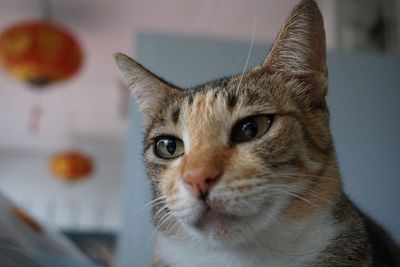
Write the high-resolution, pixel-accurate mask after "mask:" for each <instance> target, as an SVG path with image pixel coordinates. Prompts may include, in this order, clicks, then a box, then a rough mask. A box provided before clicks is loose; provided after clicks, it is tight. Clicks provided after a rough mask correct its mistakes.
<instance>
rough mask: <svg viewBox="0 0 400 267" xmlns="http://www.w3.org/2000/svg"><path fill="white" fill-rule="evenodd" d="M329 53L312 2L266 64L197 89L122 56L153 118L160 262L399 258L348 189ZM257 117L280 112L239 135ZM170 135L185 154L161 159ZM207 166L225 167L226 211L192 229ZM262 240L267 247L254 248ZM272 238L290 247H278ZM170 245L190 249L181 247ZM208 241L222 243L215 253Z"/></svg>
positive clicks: (150, 156)
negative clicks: (195, 175) (201, 172)
mask: <svg viewBox="0 0 400 267" xmlns="http://www.w3.org/2000/svg"><path fill="white" fill-rule="evenodd" d="M325 57H326V52H325V33H324V28H323V19H322V16H321V13H320V11H319V9H318V7H317V5H316V4H315V2H314V1H312V0H303V1H301V3H300V4H299V5H297V6H296V8H295V9H294V10H293V11H292V13H291V15H290V16H289V17H288V19H287V21H286V23H285V25H284V27H283V28H282V30H281V31H280V33H279V35H278V37H277V40H276V41H275V43H274V45H273V47H272V49H271V52H270V53H269V55H268V57H267V58H266V60H265V62H264V64H263V65H261V66H259V67H256V68H254V69H252V70H250V71H248V72H246V73H244V74H243V75H236V76H232V77H229V78H224V79H221V80H217V81H213V82H209V83H206V84H204V85H201V86H199V87H197V88H192V89H190V90H183V89H180V88H177V87H176V86H174V85H171V84H169V83H167V82H165V81H163V80H162V79H160V78H158V77H156V76H155V75H154V74H152V73H151V72H150V71H148V70H146V69H145V68H144V67H143V66H141V65H140V64H138V63H136V62H134V61H133V60H132V59H130V58H128V57H127V56H124V55H122V54H117V55H116V60H117V63H118V65H119V67H120V69H121V70H122V72H123V74H124V78H125V80H126V82H127V83H128V84H129V85H130V86H131V88H132V91H133V93H134V95H135V96H136V97H137V99H138V102H139V105H140V107H141V108H142V110H143V111H144V113H145V115H146V133H145V138H144V158H145V163H146V166H147V170H148V175H149V177H150V178H151V181H152V184H153V189H154V199H155V202H154V203H153V204H154V223H155V225H156V226H157V227H158V232H159V239H158V242H157V249H156V255H155V261H154V262H155V263H154V266H171V267H175V266H232V267H233V266H246V267H250V266H400V260H399V250H398V248H397V247H396V245H395V243H394V242H393V241H392V240H391V239H390V238H389V237H388V235H387V234H386V233H385V232H384V231H383V230H382V229H381V228H379V226H377V225H376V224H374V223H373V222H372V221H371V220H370V219H369V218H367V217H366V216H365V215H363V214H362V213H361V212H360V211H359V210H358V209H357V208H355V207H354V206H353V204H352V203H351V202H350V200H349V199H348V198H347V197H346V196H345V195H344V193H343V191H342V183H341V177H340V173H339V169H338V164H337V161H336V156H335V151H334V146H333V140H332V136H331V133H330V129H329V112H328V110H327V107H326V104H325V100H324V97H325V95H326V92H327V67H326V60H325ZM256 114H272V115H273V116H274V117H273V122H272V126H271V128H270V129H269V130H268V132H267V133H266V134H265V135H264V136H262V137H260V138H259V139H256V140H252V141H250V142H246V143H240V144H233V143H232V142H231V141H230V135H231V131H232V127H233V126H234V125H235V123H236V122H237V121H239V120H241V119H243V118H246V117H248V116H252V115H256ZM164 135H168V136H174V137H177V138H179V139H181V140H183V142H184V143H185V153H184V154H183V155H182V156H180V157H179V158H177V159H174V160H165V159H160V158H158V157H157V156H156V155H155V153H154V146H155V140H156V138H157V137H159V136H164ZM204 166H209V167H210V168H213V167H215V168H218V169H222V170H223V174H222V176H221V178H220V179H219V180H218V183H217V184H216V185H215V186H214V187H213V188H212V189H211V190H210V192H209V194H208V196H207V205H208V208H209V209H211V210H212V211H213V212H214V211H215V212H216V213H220V214H223V216H225V217H223V219H221V220H222V223H221V222H219V221H218V220H217V222H216V224H215V225H217V226H215V225H214V226H215V227H214V226H213V227H214V228H212V227H211V226H209V228H207V227H206V226H207V223H208V222H207V221H205V222H203V224H204V225H205V226H204V228H201V227H200V226H198V225H197V226H193V225H192V224H191V223H190V222H189V221H188V220H186V217H185V216H189V215H182V214H181V213H180V211H179V208H181V209H184V208H186V210H189V212H190V213H193V214H195V213H196V212H197V211H196V210H195V207H196V205H197V204H196V203H200V202H201V201H203V200H199V199H196V198H195V197H193V196H187V192H186V193H183V192H182V190H183V191H185V189H182V186H181V184H182V177H183V176H184V174H185V172H187V171H190V170H193V169H197V168H201V167H204ZM274 186H275V190H274V189H271V188H274ZM269 187H271V188H269ZM276 188H278V189H279V190H278V189H276ZM257 190H258V191H257ZM185 194H186V195H185ZM227 196H228V197H227ZM162 197H164V198H162ZM182 198H183V201H184V202H185V203H183V204H182ZM281 198H282V199H285V200H282V202H281V204H282V205H279V207H278V208H276V209H275V208H274V207H275V206H274V205H275V204H276V203H278V202H279V201H281V200H279V199H281ZM191 201H192V202H193V203H195V204H193V205H192V204H187V203H192V202H191ZM185 205H186V206H185ZM187 205H189V206H187ZM190 205H192V206H190ZM177 207H179V208H177ZM188 207H189V208H188ZM253 210H254V212H253ZM270 212H271V214H272V213H273V212H276V213H274V215H273V216H272V215H271V216H272V218H269V217H268V213H270ZM177 215H179V216H183V219H180V217H179V216H177ZM203 215H204V214H203ZM203 215H202V213H201V212H200V213H199V216H200V217H199V218H201V216H203ZM204 216H205V215H204ZM230 218H234V219H232V221H235V220H236V219H237V218H240V220H238V221H239V222H236V221H235V222H234V223H231V222H230V220H231V219H230ZM267 218H268V219H267ZM199 220H200V221H201V219H199ZM224 220H225V221H224ZM264 221H265V224H264V223H263V222H264ZM223 222H226V224H224V223H223ZM259 223H261V225H262V227H261V228H258V225H259ZM283 225H284V226H285V227H286V228H285V229H284V231H282V228H283ZM218 226H219V227H218ZM196 227H197V228H196ZM302 227H303V228H302ZM220 228H222V229H220ZM225 228H226V229H225ZM231 229H233V230H231ZM319 230H320V233H321V234H318V233H319V232H317V234H315V235H312V233H314V232H313V231H319ZM280 231H282V232H280ZM226 233H229V234H226ZM281 233H282V234H281ZM284 233H287V235H286V234H284ZM307 233H310V235H307ZM296 236H298V237H297V238H296ZM260 237H262V238H263V239H262V240H261V241H259V243H260V242H261V243H262V244H264V243H265V245H264V246H261V247H260V246H255V249H254V250H248V251H247V250H246V248H250V247H252V246H253V245H254V244H253V243H254V242H255V241H254V240H256V239H257V240H258V239H260ZM280 237H281V238H280ZM274 238H276V240H277V241H272V240H275V239H274ZM268 239H271V242H272V243H273V245H274V246H275V245H276V247H277V248H276V249H277V250H276V251H278V248H279V249H282V251H284V252H282V253H276V251H275V250H274V249H275V248H272V247H270V245H271V244H272V243H268V242H269V241H268ZM314 239H315V242H314ZM310 240H311V241H310ZM208 242H209V243H208ZM257 242H258V241H257ZM163 244H164V245H163ZM165 244H170V245H171V246H174V245H175V244H177V245H176V250H177V251H178V249H180V248H182V250H181V251H180V252H178V255H170V254H171V252H169V250H168V249H169V248H168V246H169V245H165ZM202 244H205V245H204V246H203V245H202ZM207 244H208V245H207ZM190 246H193V247H194V248H195V249H194V251H196V253H194V254H193V256H190V255H191V254H190V249H189V247H190ZM209 246H212V247H214V248H215V249H214V250H215V251H216V252H215V255H213V257H211V256H210V258H208V254H212V253H214V251H209V250H207V249H208V247H209ZM186 247H187V250H185V249H186ZM236 248H240V250H235V249H236ZM186 251H187V254H188V255H189V256H187V257H186V255H183V254H186ZM197 251H198V252H197ZM202 251H204V253H203V252H202ZM207 251H208V252H207ZM233 251H236V253H237V254H238V255H237V257H236V254H235V253H233V255H231V254H229V253H231V252H233ZM238 251H240V253H239V252H238ZM243 251H244V252H243ZM246 251H247V252H246ZM287 251H291V252H292V253H287ZM179 253H181V254H182V255H181V254H179ZM296 253H299V254H296ZM228 254H229V255H230V256H229V257H227V256H226V255H228ZM239 254H240V255H239ZM300 254H302V255H301V256H300ZM185 257H186V258H185ZM232 259H235V260H234V261H233V260H232ZM185 262H186V263H185ZM189 263H190V264H189Z"/></svg>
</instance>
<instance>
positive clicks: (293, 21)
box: [263, 0, 328, 104]
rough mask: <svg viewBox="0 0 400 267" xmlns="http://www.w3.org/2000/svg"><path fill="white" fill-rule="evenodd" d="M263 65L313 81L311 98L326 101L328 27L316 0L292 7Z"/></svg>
mask: <svg viewBox="0 0 400 267" xmlns="http://www.w3.org/2000/svg"><path fill="white" fill-rule="evenodd" d="M263 65H265V66H267V67H268V69H269V70H270V71H272V72H285V73H288V74H289V75H290V74H291V75H294V76H297V77H298V78H300V79H302V80H303V81H305V82H307V83H310V84H309V85H310V90H311V91H309V92H307V93H309V94H310V96H311V97H312V101H313V102H314V103H315V104H318V103H321V102H322V101H323V98H324V97H325V95H326V91H327V85H328V78H327V67H326V41H325V30H324V23H323V18H322V15H321V12H320V10H319V8H318V6H317V4H316V3H315V2H314V1H313V0H303V1H301V2H300V3H299V4H298V5H297V6H296V7H295V8H294V9H293V11H292V12H291V14H290V15H289V17H288V18H287V19H286V22H285V24H284V26H283V27H282V29H281V31H280V32H279V34H278V37H277V39H276V41H275V42H274V45H273V46H272V48H271V52H270V53H269V55H268V57H267V58H266V60H265V62H264V64H263Z"/></svg>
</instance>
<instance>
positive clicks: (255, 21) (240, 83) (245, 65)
mask: <svg viewBox="0 0 400 267" xmlns="http://www.w3.org/2000/svg"><path fill="white" fill-rule="evenodd" d="M256 24H257V13H256V12H255V10H254V20H253V35H252V37H251V44H250V48H249V52H248V53H247V58H246V63H245V64H244V68H243V71H242V75H241V76H240V80H239V84H238V86H237V88H236V95H238V94H239V89H240V86H241V85H242V80H243V76H244V73H245V72H246V70H247V65H248V64H249V60H250V56H251V52H252V51H253V45H254V41H255V39H256Z"/></svg>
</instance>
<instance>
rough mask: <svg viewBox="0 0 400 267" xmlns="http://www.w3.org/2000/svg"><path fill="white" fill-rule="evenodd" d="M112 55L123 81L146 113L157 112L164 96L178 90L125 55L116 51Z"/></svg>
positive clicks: (149, 114)
mask: <svg viewBox="0 0 400 267" xmlns="http://www.w3.org/2000/svg"><path fill="white" fill-rule="evenodd" d="M114 57H115V61H116V62H117V65H118V67H119V69H120V70H121V72H122V75H123V78H124V81H125V83H126V84H127V85H128V86H129V88H130V89H131V91H132V93H133V95H134V96H135V98H136V100H137V102H138V104H139V107H140V109H141V110H142V111H143V112H144V113H145V114H146V115H148V116H151V115H153V114H154V113H155V112H157V110H158V109H157V108H158V107H159V106H160V105H161V104H162V101H163V100H164V99H165V97H167V96H168V95H170V94H174V93H178V92H180V90H179V89H177V88H175V87H171V86H170V85H169V84H168V83H167V82H165V81H163V80H162V79H161V78H159V77H157V76H156V75H154V74H153V73H151V72H150V71H149V70H147V69H146V68H145V67H143V66H142V65H141V64H139V63H137V62H136V61H134V60H133V59H132V58H130V57H128V56H127V55H124V54H122V53H117V54H115V55H114Z"/></svg>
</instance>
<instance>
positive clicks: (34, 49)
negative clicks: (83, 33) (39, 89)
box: [0, 21, 82, 86]
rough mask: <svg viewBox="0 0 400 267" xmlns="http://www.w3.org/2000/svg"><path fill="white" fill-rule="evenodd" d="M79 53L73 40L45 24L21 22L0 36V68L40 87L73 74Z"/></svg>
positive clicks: (80, 54) (77, 46)
mask: <svg viewBox="0 0 400 267" xmlns="http://www.w3.org/2000/svg"><path fill="white" fill-rule="evenodd" d="M81 64H82V51H81V49H80V47H79V45H78V43H77V41H76V40H75V39H74V38H73V36H72V35H71V34H70V33H68V32H67V31H66V30H64V29H63V28H61V27H60V26H56V25H54V24H51V23H49V22H46V21H33V22H25V23H20V24H17V25H14V26H12V27H11V28H9V29H7V30H6V31H5V32H4V33H3V34H2V35H0V65H1V66H2V68H3V69H4V70H5V71H6V72H7V73H9V74H11V75H12V76H14V77H16V78H18V79H20V80H23V81H26V82H28V83H30V84H31V85H35V86H43V85H47V84H49V83H52V82H56V81H61V80H64V79H67V78H69V77H71V76H72V75H73V74H75V73H76V72H77V71H78V69H79V67H80V66H81Z"/></svg>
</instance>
